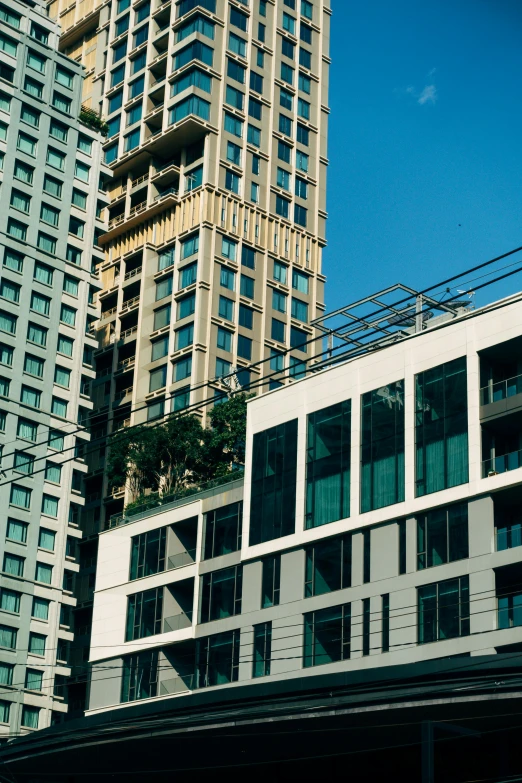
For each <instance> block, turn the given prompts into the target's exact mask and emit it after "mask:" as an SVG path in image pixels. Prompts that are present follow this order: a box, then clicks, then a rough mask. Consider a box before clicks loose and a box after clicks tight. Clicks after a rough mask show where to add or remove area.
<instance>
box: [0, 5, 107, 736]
mask: <svg viewBox="0 0 522 783" xmlns="http://www.w3.org/2000/svg"><path fill="white" fill-rule="evenodd" d="M58 39H59V28H58V26H57V25H56V24H55V23H54V22H52V21H50V20H49V18H48V17H47V15H46V13H45V7H44V6H43V5H40V3H38V2H20V1H19V0H9V2H1V3H0V49H1V50H2V53H1V62H0V182H1V184H0V205H1V209H0V263H1V269H0V398H1V399H0V430H1V449H2V463H1V468H2V470H1V472H0V508H1V509H2V510H1V512H0V567H1V569H2V574H1V578H0V683H1V685H2V688H1V690H2V693H1V694H0V734H2V735H3V734H6V733H11V734H16V733H18V732H20V731H22V732H24V731H25V730H29V729H34V728H42V727H45V726H48V725H49V724H50V723H51V722H52V721H53V720H58V719H59V718H60V716H61V715H62V714H63V713H64V712H65V711H66V710H67V706H66V704H65V681H66V678H67V676H68V674H69V672H70V669H69V649H68V648H69V645H70V643H71V641H72V639H73V634H72V619H71V617H72V615H71V613H72V609H73V608H74V606H75V603H76V600H75V598H74V597H73V585H74V582H75V579H76V576H77V574H78V571H79V560H78V541H79V539H80V537H81V532H80V527H79V516H80V509H81V507H82V504H83V499H82V492H81V490H82V483H83V475H84V473H85V471H86V466H85V463H84V460H83V459H82V454H83V452H84V449H85V446H86V444H87V443H88V440H89V435H88V433H87V431H86V429H85V427H84V426H79V425H78V423H77V422H78V421H80V422H81V421H84V422H85V420H86V419H87V417H88V416H89V414H90V411H91V409H92V403H91V402H90V400H89V385H90V382H91V379H92V378H93V377H94V371H93V351H94V349H95V348H96V347H97V343H96V341H95V340H94V338H93V335H92V334H91V333H89V332H88V329H89V324H90V322H91V321H92V320H93V319H95V318H96V309H95V306H94V300H95V294H96V292H97V290H98V288H99V283H98V279H97V278H96V277H95V276H94V275H93V274H92V273H91V265H92V263H93V259H95V258H96V257H98V259H100V258H103V252H102V250H101V248H100V247H94V245H95V243H96V242H97V241H98V240H97V237H98V234H99V232H101V231H102V230H103V228H104V224H103V221H102V215H103V206H104V198H105V197H104V195H103V194H102V193H101V192H100V191H99V181H100V171H101V168H102V164H101V145H100V142H99V139H100V137H99V134H98V133H97V132H95V131H93V130H92V129H91V128H89V127H87V125H85V124H83V123H81V122H80V121H79V119H78V117H79V116H80V111H81V100H80V96H81V82H82V79H83V73H84V70H83V67H82V66H81V65H79V64H78V63H76V62H73V61H72V60H70V59H69V58H67V57H66V56H64V55H63V54H61V53H60V52H59V51H58Z"/></svg>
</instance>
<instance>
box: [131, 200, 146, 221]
mask: <svg viewBox="0 0 522 783" xmlns="http://www.w3.org/2000/svg"><path fill="white" fill-rule="evenodd" d="M146 208H147V201H140V203H139V204H136V206H135V207H133V208H132V209H131V210H129V217H133V215H137V214H138V212H143V210H144V209H146Z"/></svg>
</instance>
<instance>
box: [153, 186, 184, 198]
mask: <svg viewBox="0 0 522 783" xmlns="http://www.w3.org/2000/svg"><path fill="white" fill-rule="evenodd" d="M178 192H179V191H178V189H177V188H167V190H164V191H163V193H158V195H157V196H155V197H154V201H159V200H160V199H161V198H165V196H177V195H178Z"/></svg>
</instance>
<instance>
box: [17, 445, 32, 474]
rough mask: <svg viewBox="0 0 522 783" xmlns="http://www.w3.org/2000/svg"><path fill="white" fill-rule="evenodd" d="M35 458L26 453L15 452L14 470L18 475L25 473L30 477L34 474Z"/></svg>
mask: <svg viewBox="0 0 522 783" xmlns="http://www.w3.org/2000/svg"><path fill="white" fill-rule="evenodd" d="M33 467H34V457H33V455H32V454H28V453H27V452H25V451H15V454H14V462H13V468H14V469H15V470H16V472H17V473H25V475H27V476H30V475H31V474H32V472H33Z"/></svg>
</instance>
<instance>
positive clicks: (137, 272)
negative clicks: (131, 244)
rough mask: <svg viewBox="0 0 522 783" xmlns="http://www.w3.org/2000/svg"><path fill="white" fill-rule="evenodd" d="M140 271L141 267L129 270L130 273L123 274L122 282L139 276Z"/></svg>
mask: <svg viewBox="0 0 522 783" xmlns="http://www.w3.org/2000/svg"><path fill="white" fill-rule="evenodd" d="M141 270H142V267H141V266H137V267H136V269H131V270H130V272H125V277H124V278H123V279H124V280H130V278H131V277H136V275H139V274H140V272H141Z"/></svg>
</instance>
